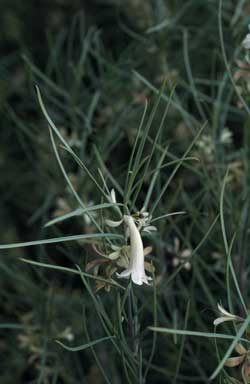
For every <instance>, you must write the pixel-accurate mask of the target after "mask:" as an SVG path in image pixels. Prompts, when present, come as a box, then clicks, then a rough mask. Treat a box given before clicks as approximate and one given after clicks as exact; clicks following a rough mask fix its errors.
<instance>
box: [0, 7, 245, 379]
mask: <svg viewBox="0 0 250 384" xmlns="http://www.w3.org/2000/svg"><path fill="white" fill-rule="evenodd" d="M236 3H237V4H236ZM249 19H250V7H249V5H248V4H247V1H244V0H243V1H238V2H235V1H231V0H227V1H225V2H224V4H223V9H222V15H221V22H222V24H223V30H224V42H225V49H226V53H227V55H228V58H229V62H230V65H231V67H232V71H233V74H234V75H235V74H236V77H235V81H236V82H237V86H238V87H239V92H240V93H241V94H242V95H243V96H244V97H245V98H246V100H248V98H249V96H248V79H249V74H248V72H247V71H248V69H249V68H248V66H247V65H248V64H247V62H245V61H244V55H245V54H244V53H243V52H242V51H241V41H242V39H243V38H244V36H245V34H246V33H247V25H248V23H249ZM0 50H1V56H0V121H1V123H0V124H1V128H0V177H1V183H0V212H1V219H0V233H1V235H0V239H1V244H6V243H18V242H25V241H32V240H39V239H45V238H50V237H59V236H66V235H74V234H80V233H89V232H91V231H92V230H93V228H92V227H91V225H90V224H89V222H88V220H87V218H85V219H83V220H82V221H80V220H79V221H78V220H73V221H66V222H64V223H61V224H60V225H56V226H52V227H44V224H45V223H46V222H48V221H49V220H50V219H53V218H56V217H58V216H60V215H62V214H65V213H67V212H69V211H71V210H73V209H76V208H77V202H76V201H75V200H74V197H73V196H72V194H71V192H70V190H69V189H68V187H67V184H66V183H65V180H64V178H63V175H62V173H61V170H60V168H59V166H58V163H57V161H56V158H55V155H54V153H53V149H52V146H51V141H50V137H49V131H48V128H47V123H46V121H45V119H44V117H43V115H42V113H41V109H40V106H39V103H38V100H37V95H36V92H35V85H38V86H39V88H40V91H41V94H42V96H43V100H44V103H45V105H46V108H47V109H48V111H49V113H50V116H51V118H52V119H53V121H54V123H55V124H56V126H57V128H58V129H59V130H60V133H61V134H62V136H63V137H64V138H65V139H66V140H67V142H68V143H69V145H70V146H71V147H72V149H74V151H75V152H76V153H77V154H78V156H79V157H80V159H81V160H82V161H84V163H85V165H86V166H87V167H88V168H89V170H91V172H92V173H93V174H94V175H95V176H96V177H99V174H98V168H100V169H101V170H102V172H103V174H105V177H107V180H108V183H110V186H113V187H115V188H116V190H117V191H118V196H121V193H122V190H121V189H119V186H120V185H122V183H123V180H124V175H125V173H126V167H127V164H128V160H129V156H130V153H131V150H132V146H133V143H134V140H135V137H136V133H137V130H138V127H139V124H140V120H141V116H142V114H143V110H144V105H145V101H146V100H147V101H148V103H149V106H150V108H152V106H153V103H154V102H155V100H156V97H157V94H158V92H159V89H160V88H161V86H162V84H163V81H164V79H166V78H167V82H166V89H165V91H164V92H166V93H165V95H166V97H165V98H164V97H163V98H162V100H161V103H160V105H159V107H158V112H157V114H156V115H155V117H154V122H153V124H152V128H151V133H150V136H149V137H148V140H147V145H148V146H149V145H151V144H152V140H153V139H152V138H153V137H154V136H155V134H156V132H157V129H158V127H159V124H160V121H161V118H162V115H163V113H164V110H165V108H166V103H167V101H168V99H169V94H170V92H171V90H172V89H173V87H174V86H177V90H176V93H175V95H174V97H173V103H172V104H171V105H170V107H169V111H168V115H167V119H166V123H165V126H164V129H163V131H162V134H161V142H162V146H160V147H159V148H158V149H159V155H160V154H161V153H162V151H163V149H164V148H166V146H168V145H169V148H170V149H169V152H168V155H167V160H168V161H174V160H176V159H178V158H180V157H182V156H183V154H184V152H185V150H186V149H187V148H188V146H189V145H190V142H191V141H192V140H193V138H194V137H195V135H196V134H197V132H198V131H199V128H200V127H201V126H202V124H204V123H205V122H206V121H207V122H208V123H207V126H206V128H205V130H204V131H203V133H202V135H201V136H200V138H199V140H198V141H197V142H196V145H195V146H194V148H193V149H192V151H193V152H192V155H193V156H196V157H197V158H198V159H199V162H194V163H190V164H189V165H188V166H186V165H185V166H183V167H182V168H181V169H180V171H178V173H177V174H176V177H175V178H174V179H173V181H172V183H171V185H170V187H169V189H168V193H167V194H166V195H164V197H163V199H162V201H161V203H160V206H159V207H158V208H157V212H158V213H159V214H160V213H161V212H163V213H166V212H172V211H177V210H185V211H187V212H188V213H189V214H188V217H186V216H185V217H181V218H178V219H176V220H175V221H170V223H169V222H168V223H167V224H166V223H162V224H160V233H161V240H162V241H163V243H164V244H165V245H162V244H160V245H157V244H155V248H156V251H155V257H156V259H157V260H158V261H156V266H157V267H158V268H159V271H160V270H162V268H163V269H165V270H166V271H167V273H168V276H169V274H171V273H173V272H174V268H175V267H176V266H177V265H178V263H181V257H182V255H181V249H182V250H185V249H189V250H190V249H192V248H195V246H196V245H197V244H198V243H199V241H201V239H202V238H203V237H204V236H205V234H206V233H208V231H209V230H210V228H211V225H212V223H213V222H214V220H215V218H216V216H217V215H218V212H219V200H220V188H219V187H218V186H221V181H222V179H223V177H224V175H225V172H226V170H227V169H228V168H229V169H230V172H231V173H230V186H229V188H228V192H227V193H228V194H227V198H226V207H225V215H226V219H227V224H228V228H227V229H228V233H229V237H230V236H231V235H232V234H233V233H234V231H235V230H236V228H238V230H239V237H238V238H237V239H236V248H237V249H236V250H235V257H236V260H237V265H239V268H238V271H239V273H242V271H243V270H244V266H245V265H246V264H245V262H246V261H245V260H246V255H247V253H248V250H249V246H248V241H247V232H246V231H247V230H246V228H248V222H249V208H248V207H249V197H248V196H249V195H248V188H249V173H248V168H249V164H248V160H249V133H248V128H249V118H248V117H247V115H246V113H245V111H244V108H242V105H241V103H240V102H239V100H238V97H237V96H236V94H235V90H234V87H233V86H232V83H231V82H230V79H229V76H228V74H227V72H226V69H225V63H224V61H223V55H222V48H221V42H220V39H219V26H218V1H217V0H210V1H203V0H185V1H183V0H154V1H153V0H152V1H150V0H148V1H145V0H105V1H104V0H103V1H102V0H86V1H84V0H50V1H46V0H36V1H34V0H33V1H32V0H26V1H24V2H20V1H17V0H1V2H0ZM244 63H245V64H244ZM244 65H245V67H244V68H243V66H244ZM244 71H245V72H244ZM60 154H61V159H62V161H63V163H64V166H65V169H66V170H67V173H68V176H69V178H70V180H71V182H72V184H73V185H74V188H75V189H76V191H77V192H78V193H79V195H80V196H81V197H82V199H83V200H84V202H85V203H86V204H87V205H91V204H97V203H98V202H99V200H100V196H99V192H98V190H96V189H95V186H94V185H93V183H92V182H91V180H89V178H88V176H87V175H86V173H84V172H82V171H81V170H80V169H79V167H78V166H77V164H76V163H75V161H74V159H72V158H71V157H70V156H69V155H68V154H67V153H66V151H61V152H60ZM157 156H158V155H157ZM158 157H159V156H158ZM156 160H157V159H156ZM156 160H155V161H156ZM173 169H174V165H172V166H170V167H168V168H166V169H164V171H163V173H162V176H161V180H160V181H159V183H158V184H157V191H160V189H161V186H162V185H163V182H164V180H166V179H167V178H168V177H169V176H170V175H171V172H172V171H173ZM149 182H150V176H149V177H148V178H147V179H146V181H145V183H144V185H143V189H142V193H141V194H140V198H139V200H140V204H139V206H140V205H142V204H143V198H144V197H145V193H146V191H147V187H148V185H149ZM157 191H156V196H157ZM119 198H120V197H119ZM177 238H178V239H179V240H176V239H177ZM178 247H179V248H178ZM181 247H182V248H181ZM91 252H92V250H91V247H85V248H84V249H83V247H82V246H80V245H79V244H78V243H65V244H63V245H61V244H58V245H54V246H48V245H47V246H37V247H28V248H17V249H12V250H2V251H1V255H0V292H1V293H0V305H1V313H0V321H1V322H0V332H1V334H2V336H1V338H0V353H1V359H0V382H1V384H13V383H20V384H24V383H25V384H28V383H40V384H41V383H46V384H47V383H51V384H52V383H53V384H54V383H57V384H61V383H63V384H71V383H72V384H74V383H80V382H81V383H96V384H98V383H103V382H108V381H107V380H105V379H103V377H102V375H100V371H99V368H98V363H97V362H96V359H95V355H94V354H93V351H89V350H86V351H82V352H75V353H71V352H69V351H66V350H65V349H63V348H62V347H60V346H59V345H58V344H56V343H55V341H54V340H55V339H58V340H61V341H63V342H65V344H67V343H68V344H69V343H72V345H79V344H83V343H84V341H85V342H86V340H89V339H91V340H92V339H97V338H98V337H101V336H103V335H102V332H101V331H100V325H99V323H98V321H97V314H96V313H95V311H94V310H93V307H92V299H91V297H89V296H87V295H86V290H85V292H84V294H83V290H84V289H85V288H84V289H83V287H82V283H81V281H80V279H78V278H76V277H75V276H74V275H72V274H63V273H59V272H57V271H55V272H53V271H51V270H47V269H42V268H36V267H34V266H29V265H27V264H24V263H23V262H21V261H20V258H28V259H32V260H36V261H38V262H50V263H51V264H56V265H60V266H64V267H72V266H73V265H74V264H75V263H78V264H80V265H81V266H82V268H83V269H84V266H85V265H86V262H87V261H88V260H89V259H91ZM199 252H202V258H201V259H202V261H201V262H200V264H199V262H197V265H195V266H192V269H191V270H189V267H188V268H186V269H185V268H183V270H182V271H180V273H179V274H178V275H177V277H176V278H173V279H172V280H171V283H169V285H168V286H167V287H166V288H164V289H163V290H162V291H161V293H160V294H159V307H158V308H159V322H160V324H161V325H164V326H169V327H172V326H173V325H175V326H177V325H178V326H179V327H180V328H181V327H182V326H183V322H184V320H185V315H186V313H187V312H186V308H187V307H186V306H187V300H190V301H189V305H190V306H191V307H190V308H191V312H192V315H190V318H191V320H190V323H189V328H190V329H196V328H198V329H200V330H203V331H204V330H207V329H208V328H209V327H210V325H211V324H212V319H213V318H214V312H213V310H214V309H215V306H216V302H217V301H219V300H220V299H222V298H223V297H225V296H226V289H225V284H224V285H223V283H222V281H224V278H225V270H224V267H225V260H224V259H223V256H222V254H223V252H224V244H223V240H222V236H221V232H220V225H219V223H218V222H217V223H216V225H215V227H213V232H212V233H211V235H210V237H209V241H208V243H206V247H205V249H201V250H200V251H199ZM178 258H179V259H178ZM174 260H175V261H174ZM178 260H179V261H178ZM157 263H158V264H157ZM156 274H157V268H156ZM240 276H241V274H240ZM242 276H243V275H242ZM240 280H241V281H240V283H241V287H242V289H243V292H245V291H244V289H245V290H246V281H247V275H244V276H243V277H242V278H241V279H240ZM100 295H101V297H102V300H103V303H104V305H105V306H106V308H111V307H112V298H111V296H110V295H108V294H107V292H106V293H105V292H104V291H101V293H100ZM138 297H139V298H138V300H140V302H141V303H142V306H143V308H144V315H143V318H142V324H144V325H145V326H147V325H152V321H153V320H152V319H153V313H152V311H153V309H152V305H151V304H152V303H151V301H150V300H151V299H150V298H148V297H147V294H145V292H144V291H143V290H142V291H140V292H139V293H138ZM83 305H84V308H85V309H84V311H83ZM173 307H174V308H176V309H175V311H172V308H173ZM83 319H87V321H85V320H83ZM86 324H87V329H86ZM206 327H208V328H206ZM209 330H210V331H212V328H210V329H209ZM145 340H146V341H145V350H146V353H147V351H148V354H149V355H150V350H151V347H150V345H151V344H150V343H151V336H148V338H147V336H146V338H145ZM175 341H176V340H175ZM178 343H179V344H178ZM180 343H181V340H177V342H176V343H173V339H172V338H169V340H168V339H166V340H165V339H163V338H161V339H160V340H159V341H158V347H157V352H156V357H155V359H154V360H153V369H152V370H150V372H149V376H148V380H147V382H148V383H173V382H178V383H188V382H197V383H199V382H200V383H204V382H206V380H207V379H208V376H209V373H211V370H212V369H213V367H214V366H215V364H216V361H217V360H216V354H215V349H214V346H212V343H211V345H210V344H209V343H204V341H203V342H202V343H199V342H197V341H196V340H195V341H194V342H190V343H187V346H186V347H185V348H186V349H184V350H185V353H184V355H183V356H184V357H183V361H182V363H181V369H180V366H179V367H178V369H177V370H175V368H173V366H175V364H176V361H177V360H178V356H180V355H179V351H180ZM106 347H107V348H106ZM96 353H97V355H98V359H99V360H98V361H101V364H102V365H103V366H108V368H107V374H108V376H109V377H110V382H111V383H124V382H126V378H125V376H124V374H122V373H121V369H120V367H121V359H120V357H119V356H117V354H116V353H115V352H114V351H111V347H110V344H107V346H106V344H104V346H103V347H102V346H98V347H96ZM207 356H210V357H211V358H209V359H208V358H207ZM203 358H204V359H205V360H206V361H205V362H204V360H203ZM207 360H208V361H207ZM176 372H177V373H176ZM173 380H175V381H173ZM131 382H137V381H131ZM138 382H139V381H138Z"/></svg>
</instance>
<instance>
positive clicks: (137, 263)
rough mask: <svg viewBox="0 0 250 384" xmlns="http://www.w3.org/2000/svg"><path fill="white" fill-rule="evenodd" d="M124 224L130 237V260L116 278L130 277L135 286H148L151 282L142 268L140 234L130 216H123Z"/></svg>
mask: <svg viewBox="0 0 250 384" xmlns="http://www.w3.org/2000/svg"><path fill="white" fill-rule="evenodd" d="M124 222H125V224H126V225H127V226H128V230H129V237H130V259H129V266H128V268H127V269H125V270H124V271H123V272H121V273H120V274H117V275H118V277H125V278H128V277H129V276H131V278H132V281H133V282H134V283H135V284H137V285H142V284H143V283H145V284H148V285H149V281H150V280H152V279H151V277H148V276H147V275H146V273H145V267H144V251H143V243H142V239H141V235H140V232H139V230H138V228H137V226H136V225H135V222H134V219H133V217H132V216H127V215H125V216H124Z"/></svg>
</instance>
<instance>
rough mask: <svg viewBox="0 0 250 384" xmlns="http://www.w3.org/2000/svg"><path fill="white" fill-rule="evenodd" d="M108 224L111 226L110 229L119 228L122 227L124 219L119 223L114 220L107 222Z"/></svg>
mask: <svg viewBox="0 0 250 384" xmlns="http://www.w3.org/2000/svg"><path fill="white" fill-rule="evenodd" d="M105 222H106V224H107V225H108V226H109V227H113V228H115V227H119V225H121V223H122V222H123V219H122V220H119V221H114V220H105Z"/></svg>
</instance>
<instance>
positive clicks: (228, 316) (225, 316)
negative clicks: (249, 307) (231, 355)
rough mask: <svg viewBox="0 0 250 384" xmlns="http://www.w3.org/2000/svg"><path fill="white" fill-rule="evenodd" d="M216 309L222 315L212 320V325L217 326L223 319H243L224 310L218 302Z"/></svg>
mask: <svg viewBox="0 0 250 384" xmlns="http://www.w3.org/2000/svg"><path fill="white" fill-rule="evenodd" d="M217 306H218V310H219V312H220V314H221V315H222V316H220V317H218V318H217V319H215V320H214V325H215V326H217V325H219V324H221V323H224V322H225V321H240V322H241V321H244V319H242V318H241V317H239V316H237V315H234V314H232V313H230V312H228V311H226V310H225V308H223V307H222V306H221V305H220V304H217Z"/></svg>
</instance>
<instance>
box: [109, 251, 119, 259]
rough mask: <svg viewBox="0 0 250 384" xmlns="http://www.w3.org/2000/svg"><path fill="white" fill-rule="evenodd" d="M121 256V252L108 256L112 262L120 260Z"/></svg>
mask: <svg viewBox="0 0 250 384" xmlns="http://www.w3.org/2000/svg"><path fill="white" fill-rule="evenodd" d="M119 256H120V252H119V251H115V252H111V253H110V254H109V255H108V258H109V259H110V260H116V259H118V257H119Z"/></svg>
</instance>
